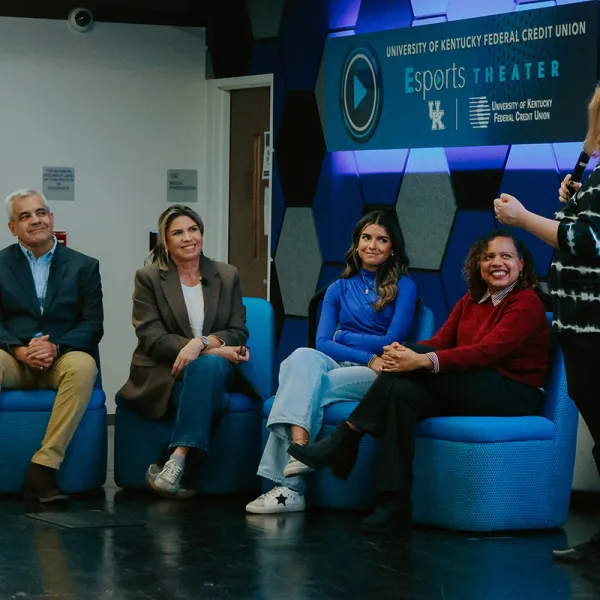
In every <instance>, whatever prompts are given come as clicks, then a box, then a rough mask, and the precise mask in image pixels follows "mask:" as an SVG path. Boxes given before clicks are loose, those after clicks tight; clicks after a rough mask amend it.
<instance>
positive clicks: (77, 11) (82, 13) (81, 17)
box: [69, 8, 94, 33]
mask: <svg viewBox="0 0 600 600" xmlns="http://www.w3.org/2000/svg"><path fill="white" fill-rule="evenodd" d="M69 25H70V26H71V28H72V29H74V30H75V31H77V32H78V33H85V32H86V31H89V30H90V29H91V28H92V27H93V25H94V16H93V15H92V13H91V12H90V11H89V10H88V9H87V8H74V9H73V10H72V11H71V12H70V13H69Z"/></svg>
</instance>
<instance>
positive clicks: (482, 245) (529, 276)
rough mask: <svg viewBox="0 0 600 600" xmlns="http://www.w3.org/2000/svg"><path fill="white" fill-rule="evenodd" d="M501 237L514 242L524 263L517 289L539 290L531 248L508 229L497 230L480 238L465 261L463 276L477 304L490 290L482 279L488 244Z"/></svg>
mask: <svg viewBox="0 0 600 600" xmlns="http://www.w3.org/2000/svg"><path fill="white" fill-rule="evenodd" d="M499 237H503V238H508V239H510V240H512V242H513V244H514V245H515V248H516V250H517V255H518V256H519V258H520V259H521V260H522V261H523V270H522V271H521V275H520V276H519V279H518V280H517V285H516V289H519V290H524V289H527V288H531V289H534V290H536V291H537V290H538V289H539V282H538V277H537V275H536V273H535V268H534V264H533V255H532V254H531V252H530V250H529V248H527V246H525V244H524V243H523V242H522V241H521V240H520V239H519V238H517V237H516V236H514V235H513V234H512V233H511V232H510V231H508V230H506V229H497V230H496V231H491V232H490V233H487V234H486V235H484V236H483V237H481V238H479V239H478V240H477V241H476V242H475V243H474V244H473V245H472V246H471V248H470V249H469V253H468V254H467V258H466V260H465V266H464V268H463V275H464V277H465V279H466V281H467V286H468V288H469V292H471V298H473V300H475V302H479V300H481V298H483V295H484V294H485V293H486V292H487V289H488V288H487V284H486V283H485V281H484V280H483V279H482V277H481V266H480V265H481V260H482V258H483V256H484V255H485V253H486V252H487V247H488V244H489V243H490V242H491V241H492V240H495V239H496V238H499Z"/></svg>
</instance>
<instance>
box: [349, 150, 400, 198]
mask: <svg viewBox="0 0 600 600" xmlns="http://www.w3.org/2000/svg"><path fill="white" fill-rule="evenodd" d="M355 156H356V164H357V166H358V173H359V176H360V185H361V187H362V190H363V197H364V199H365V204H377V205H381V204H388V205H394V204H395V203H396V199H397V198H398V190H399V189H400V182H401V181H402V175H403V174H404V169H405V168H406V160H407V159H408V150H361V151H360V152H355Z"/></svg>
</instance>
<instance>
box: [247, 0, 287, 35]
mask: <svg viewBox="0 0 600 600" xmlns="http://www.w3.org/2000/svg"><path fill="white" fill-rule="evenodd" d="M246 3H247V5H248V14H249V15H250V22H251V23H252V33H253V34H254V40H255V41H256V40H262V39H267V38H274V37H277V33H278V31H279V24H280V22H281V14H282V12H283V5H284V4H285V0H246Z"/></svg>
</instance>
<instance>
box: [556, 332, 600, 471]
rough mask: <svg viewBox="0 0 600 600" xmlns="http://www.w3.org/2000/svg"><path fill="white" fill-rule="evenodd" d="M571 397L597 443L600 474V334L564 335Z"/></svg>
mask: <svg viewBox="0 0 600 600" xmlns="http://www.w3.org/2000/svg"><path fill="white" fill-rule="evenodd" d="M558 338H559V340H560V345H561V347H562V350H563V354H564V357H565V371H566V373H567V387H568V388H569V396H571V398H572V399H573V402H575V404H576V406H577V408H578V409H579V412H580V413H581V416H582V417H583V420H584V421H585V424H586V425H587V426H588V429H589V430H590V434H591V436H592V438H593V440H594V444H595V447H594V451H593V452H594V458H595V459H596V466H597V467H598V473H599V474H600V392H599V391H598V375H597V373H596V371H595V370H596V369H597V368H598V359H597V353H598V350H599V349H600V333H561V334H559V336H558Z"/></svg>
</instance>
